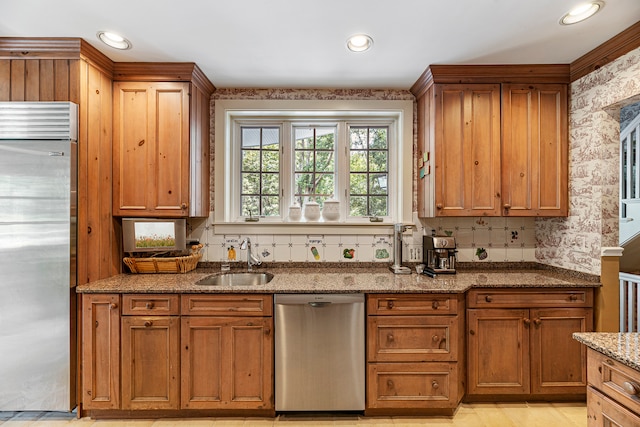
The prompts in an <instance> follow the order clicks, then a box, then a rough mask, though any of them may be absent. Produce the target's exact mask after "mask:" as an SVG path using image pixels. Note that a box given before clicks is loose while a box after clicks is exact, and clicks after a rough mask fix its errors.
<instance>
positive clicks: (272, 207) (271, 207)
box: [260, 196, 280, 216]
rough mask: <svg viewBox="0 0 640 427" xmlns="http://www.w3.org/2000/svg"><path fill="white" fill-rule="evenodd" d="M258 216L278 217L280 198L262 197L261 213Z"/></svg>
mask: <svg viewBox="0 0 640 427" xmlns="http://www.w3.org/2000/svg"><path fill="white" fill-rule="evenodd" d="M260 215H264V216H277V215H280V197H278V196H264V197H262V212H260Z"/></svg>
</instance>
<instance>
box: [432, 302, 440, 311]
mask: <svg viewBox="0 0 640 427" xmlns="http://www.w3.org/2000/svg"><path fill="white" fill-rule="evenodd" d="M431 307H432V308H433V309H434V310H437V309H438V307H440V303H439V302H438V301H434V302H432V303H431Z"/></svg>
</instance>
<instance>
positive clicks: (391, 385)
mask: <svg viewBox="0 0 640 427" xmlns="http://www.w3.org/2000/svg"><path fill="white" fill-rule="evenodd" d="M387 387H389V388H393V381H391V380H387Z"/></svg>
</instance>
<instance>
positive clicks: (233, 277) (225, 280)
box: [196, 272, 273, 286]
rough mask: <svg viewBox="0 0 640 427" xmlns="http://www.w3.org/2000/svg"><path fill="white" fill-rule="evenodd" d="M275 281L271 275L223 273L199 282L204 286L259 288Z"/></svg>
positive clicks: (198, 282) (197, 283)
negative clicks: (258, 286)
mask: <svg viewBox="0 0 640 427" xmlns="http://www.w3.org/2000/svg"><path fill="white" fill-rule="evenodd" d="M272 279H273V274H271V273H251V272H245V273H221V274H214V275H211V276H207V277H205V278H204V279H201V280H198V281H197V282H196V285H202V286H257V285H265V284H267V283H269V282H270V281H271V280H272Z"/></svg>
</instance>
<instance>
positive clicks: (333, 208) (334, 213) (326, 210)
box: [322, 199, 340, 221]
mask: <svg viewBox="0 0 640 427" xmlns="http://www.w3.org/2000/svg"><path fill="white" fill-rule="evenodd" d="M322 218H324V220H325V221H337V220H339V219H340V202H339V201H338V200H336V199H327V200H325V201H324V206H323V208H322Z"/></svg>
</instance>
